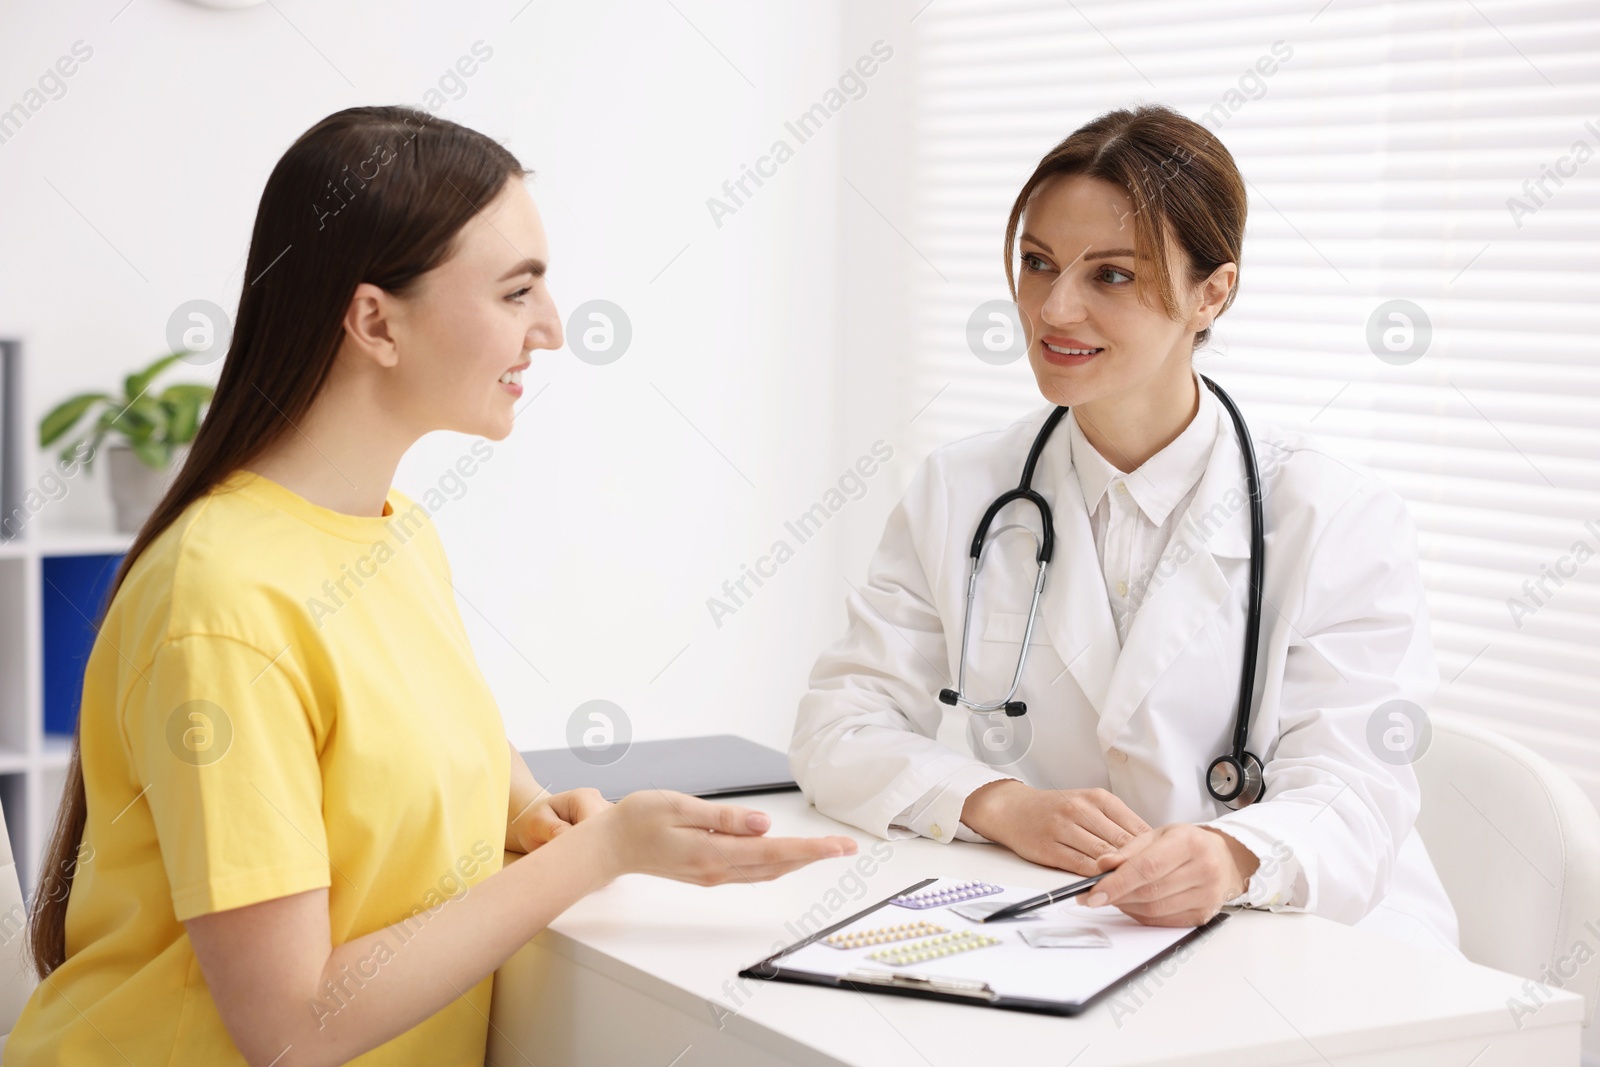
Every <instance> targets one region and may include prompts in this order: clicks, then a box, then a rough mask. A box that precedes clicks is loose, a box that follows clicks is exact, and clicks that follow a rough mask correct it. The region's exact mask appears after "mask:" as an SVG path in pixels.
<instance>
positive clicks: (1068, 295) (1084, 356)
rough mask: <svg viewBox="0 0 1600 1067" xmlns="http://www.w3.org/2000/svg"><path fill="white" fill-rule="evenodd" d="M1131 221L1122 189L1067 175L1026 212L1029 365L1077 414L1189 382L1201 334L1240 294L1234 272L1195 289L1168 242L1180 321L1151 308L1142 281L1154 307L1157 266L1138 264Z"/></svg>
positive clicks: (1024, 300) (1024, 299) (1022, 246)
mask: <svg viewBox="0 0 1600 1067" xmlns="http://www.w3.org/2000/svg"><path fill="white" fill-rule="evenodd" d="M1133 212H1134V207H1133V203H1132V201H1130V200H1129V198H1128V195H1127V193H1125V192H1124V191H1123V190H1122V189H1120V188H1118V187H1117V186H1116V185H1113V184H1112V183H1110V182H1106V181H1101V180H1099V179H1097V178H1088V177H1084V176H1082V175H1062V176H1059V177H1055V178H1050V179H1047V180H1046V181H1045V182H1044V183H1042V184H1041V185H1040V186H1039V189H1038V191H1037V192H1036V193H1035V194H1034V195H1033V197H1032V199H1031V200H1030V201H1029V203H1028V206H1027V209H1026V211H1025V212H1024V213H1023V216H1022V227H1021V234H1020V236H1019V238H1018V242H1017V251H1018V253H1019V254H1020V256H1021V264H1020V270H1019V273H1018V277H1017V306H1018V308H1019V309H1020V310H1021V312H1022V320H1023V329H1024V330H1025V331H1026V334H1027V338H1028V361H1029V363H1030V364H1031V365H1032V367H1033V373H1034V377H1035V378H1036V379H1037V380H1038V383H1039V391H1040V392H1041V393H1043V394H1044V396H1045V398H1046V399H1048V400H1050V401H1051V402H1052V403H1056V404H1067V405H1071V406H1077V405H1082V404H1088V403H1091V402H1093V401H1096V400H1100V399H1103V398H1107V397H1114V396H1118V395H1123V396H1126V395H1129V394H1133V393H1138V392H1141V391H1143V390H1145V389H1148V388H1151V387H1153V386H1157V384H1158V383H1159V382H1172V381H1179V380H1182V379H1181V376H1180V372H1181V375H1187V374H1188V373H1189V365H1190V358H1191V356H1192V354H1193V338H1194V334H1195V333H1196V332H1197V331H1198V330H1201V329H1203V328H1204V327H1205V326H1207V325H1208V324H1209V323H1210V322H1211V319H1212V318H1213V317H1214V316H1215V314H1216V310H1217V307H1218V306H1220V304H1221V301H1222V300H1223V299H1225V298H1226V296H1227V292H1228V288H1229V287H1230V286H1231V285H1232V282H1233V277H1234V274H1235V268H1234V266H1233V264H1225V265H1224V266H1222V267H1219V268H1217V271H1216V272H1215V273H1214V274H1213V275H1212V278H1211V279H1208V280H1207V282H1206V283H1205V284H1204V285H1202V286H1194V287H1188V286H1187V284H1186V283H1187V279H1188V270H1189V262H1188V257H1187V256H1186V255H1185V254H1184V252H1183V250H1182V249H1181V248H1180V247H1179V246H1178V245H1177V243H1176V242H1175V241H1173V240H1172V238H1171V236H1170V235H1168V236H1167V256H1168V263H1169V265H1170V269H1171V273H1172V277H1173V279H1174V285H1176V286H1177V287H1178V293H1177V297H1178V304H1179V309H1180V318H1178V319H1176V320H1174V319H1172V318H1169V317H1168V316H1167V314H1166V312H1165V311H1164V310H1163V309H1162V308H1161V307H1160V306H1159V304H1156V305H1154V306H1152V305H1151V304H1148V303H1145V302H1144V301H1143V300H1141V299H1140V297H1139V295H1138V293H1137V291H1136V289H1135V285H1134V280H1135V278H1136V277H1138V276H1139V275H1140V274H1148V275H1149V277H1148V278H1146V279H1145V281H1146V283H1147V284H1148V285H1149V287H1150V288H1149V292H1150V294H1151V295H1150V298H1151V299H1152V300H1154V299H1156V295H1155V286H1154V282H1155V270H1154V268H1155V264H1154V263H1152V262H1150V261H1149V260H1148V259H1146V258H1143V257H1139V256H1136V255H1135V249H1134V244H1135V241H1134V227H1133ZM1202 290H1203V292H1202ZM1086 349H1087V350H1091V351H1088V352H1084V351H1083V350H1086Z"/></svg>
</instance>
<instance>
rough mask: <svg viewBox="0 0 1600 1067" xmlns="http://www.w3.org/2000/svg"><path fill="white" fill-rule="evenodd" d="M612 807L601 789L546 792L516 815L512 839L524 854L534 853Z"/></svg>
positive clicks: (511, 828)
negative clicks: (560, 835) (560, 834)
mask: <svg viewBox="0 0 1600 1067" xmlns="http://www.w3.org/2000/svg"><path fill="white" fill-rule="evenodd" d="M609 807H611V802H610V801H609V800H607V799H606V798H605V797H603V796H601V795H600V790H598V789H568V790H566V791H565V792H561V793H547V794H545V795H544V796H543V797H540V798H539V799H538V800H536V801H534V802H533V803H532V804H529V805H528V806H527V807H526V808H524V809H523V810H522V811H520V812H518V813H517V816H516V818H514V819H513V820H512V821H511V826H510V835H509V836H510V837H511V839H512V840H513V841H515V842H517V844H519V845H521V846H522V848H521V851H523V852H532V851H533V850H534V849H536V848H538V847H539V846H540V845H542V844H544V843H545V842H547V841H549V840H550V839H551V838H553V837H555V836H556V835H557V834H559V833H562V832H563V831H566V830H570V829H572V828H573V827H574V826H576V825H577V824H578V823H580V822H582V821H583V820H585V819H587V818H590V817H591V816H594V815H598V814H599V813H600V812H602V811H605V810H606V809H607V808H609Z"/></svg>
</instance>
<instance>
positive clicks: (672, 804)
mask: <svg viewBox="0 0 1600 1067" xmlns="http://www.w3.org/2000/svg"><path fill="white" fill-rule="evenodd" d="M771 824H772V821H771V820H770V819H769V818H768V817H767V816H766V815H765V814H763V813H761V812H759V811H752V810H751V809H749V808H745V807H741V806H739V805H737V804H715V803H712V802H711V801H709V800H702V799H701V798H699V797H694V796H690V795H688V794H687V793H675V792H671V791H668V790H662V789H648V790H641V791H640V792H637V793H630V794H628V795H627V796H625V797H623V798H622V799H621V800H619V801H618V802H617V803H616V804H614V805H612V806H611V807H610V808H609V809H608V810H606V811H603V812H601V813H600V814H599V815H598V816H596V817H595V818H592V819H588V820H586V821H584V822H583V823H580V824H579V825H577V826H575V827H573V829H572V830H570V831H568V832H569V833H571V834H574V835H577V834H594V835H595V836H596V837H597V838H598V840H599V847H600V849H601V854H602V862H603V865H604V868H605V870H606V872H607V873H608V874H609V875H610V877H612V878H615V877H616V876H617V875H620V874H655V875H660V876H661V877H663V878H672V879H676V880H677V881H680V882H690V883H693V884H694V885H721V884H722V883H724V882H765V881H770V880H771V879H773V878H777V877H779V876H781V875H785V874H788V873H789V872H790V871H794V870H798V869H799V868H801V867H804V866H806V865H807V864H808V863H813V862H815V861H817V860H823V859H831V858H833V857H836V856H851V855H854V854H855V851H856V842H855V840H854V839H853V838H850V837H764V836H762V835H764V834H765V833H766V832H767V828H768V827H769V826H771Z"/></svg>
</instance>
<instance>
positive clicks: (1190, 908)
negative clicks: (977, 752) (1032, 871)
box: [961, 778, 1260, 926]
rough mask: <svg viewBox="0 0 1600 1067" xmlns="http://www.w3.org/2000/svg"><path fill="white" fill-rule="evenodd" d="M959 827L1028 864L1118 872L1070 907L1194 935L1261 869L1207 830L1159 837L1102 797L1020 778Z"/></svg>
mask: <svg viewBox="0 0 1600 1067" xmlns="http://www.w3.org/2000/svg"><path fill="white" fill-rule="evenodd" d="M961 822H962V824H963V825H965V826H967V827H968V828H970V829H972V830H974V831H976V832H977V833H980V834H982V835H983V836H984V837H986V838H988V839H989V840H990V841H994V842H996V843H997V844H1001V845H1004V846H1006V847H1007V848H1009V849H1010V850H1011V851H1013V852H1015V853H1016V854H1017V855H1019V856H1021V857H1022V858H1023V859H1025V860H1032V861H1033V862H1034V863H1038V864H1042V865H1043V866H1046V867H1059V868H1060V869H1061V870H1064V871H1071V872H1072V873H1073V874H1081V875H1083V876H1084V877H1088V876H1090V875H1094V874H1100V873H1101V872H1103V871H1114V870H1117V869H1118V868H1120V867H1126V869H1125V870H1121V871H1119V873H1117V875H1116V876H1115V877H1114V878H1105V879H1103V880H1101V881H1100V882H1099V883H1098V884H1096V885H1095V887H1094V889H1093V890H1092V891H1091V892H1089V893H1087V894H1080V895H1079V896H1077V897H1075V898H1073V899H1074V901H1075V903H1078V904H1085V905H1088V906H1090V907H1099V906H1100V905H1102V904H1113V905H1115V906H1117V907H1118V908H1120V909H1121V910H1122V911H1123V912H1124V913H1126V914H1128V915H1131V916H1133V917H1134V918H1136V919H1138V920H1140V921H1141V922H1145V923H1149V924H1150V925H1152V926H1198V925H1199V924H1201V923H1203V922H1205V921H1206V920H1207V919H1209V918H1211V916H1213V915H1215V914H1216V913H1217V910H1218V908H1219V907H1220V905H1221V902H1222V901H1225V900H1230V899H1232V898H1233V897H1235V896H1238V895H1239V894H1240V893H1242V892H1244V889H1245V886H1246V885H1247V884H1248V881H1249V878H1250V876H1251V875H1252V874H1254V873H1255V871H1256V868H1257V866H1258V865H1259V863H1260V861H1259V860H1258V859H1257V858H1256V856H1255V854H1254V853H1252V852H1251V851H1250V850H1249V849H1247V848H1245V847H1244V846H1243V845H1241V844H1240V843H1239V842H1238V841H1236V840H1234V839H1233V838H1232V837H1229V836H1228V835H1227V834H1225V833H1222V832H1221V831H1220V830H1215V829H1213V828H1211V827H1208V826H1207V827H1202V826H1192V825H1189V824H1187V823H1173V824H1171V825H1168V826H1163V827H1161V828H1160V829H1159V830H1152V829H1151V828H1150V826H1149V825H1148V824H1147V823H1146V822H1145V821H1144V820H1143V819H1141V818H1139V816H1137V815H1135V814H1134V813H1133V810H1132V809H1131V808H1129V807H1128V806H1127V805H1126V804H1124V803H1123V802H1122V801H1121V800H1119V799H1117V797H1116V796H1115V794H1113V793H1110V792H1108V791H1107V790H1104V789H1098V788H1095V789H1034V788H1033V787H1032V786H1028V785H1025V784H1023V783H1022V782H1019V781H1017V780H1016V779H1015V778H1002V779H1000V780H999V781H997V782H990V783H989V784H988V785H983V786H979V787H978V788H977V789H975V790H973V792H972V794H971V795H970V796H968V797H967V801H966V804H965V805H964V806H963V807H962V809H961Z"/></svg>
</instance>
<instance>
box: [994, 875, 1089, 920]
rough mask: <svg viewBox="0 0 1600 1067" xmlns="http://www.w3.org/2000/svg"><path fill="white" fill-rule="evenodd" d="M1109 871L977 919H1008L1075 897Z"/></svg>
mask: <svg viewBox="0 0 1600 1067" xmlns="http://www.w3.org/2000/svg"><path fill="white" fill-rule="evenodd" d="M1110 873H1111V872H1110V871H1101V872H1100V873H1099V874H1096V875H1093V876H1092V877H1089V878H1085V879H1084V880H1083V881H1081V882H1073V883H1072V884H1071V885H1064V886H1062V887H1061V888H1060V889H1052V890H1050V892H1048V893H1040V894H1039V895H1038V896H1036V897H1029V898H1028V899H1027V900H1024V901H1022V902H1021V903H1019V904H1012V905H1010V906H1009V907H1004V908H1001V909H1000V910H999V911H996V912H994V913H992V914H990V915H985V916H984V917H983V918H981V919H979V920H978V921H979V922H983V923H992V922H994V921H995V920H996V919H1010V918H1012V917H1014V916H1017V915H1021V914H1022V913H1023V912H1025V911H1032V910H1033V909H1034V908H1042V907H1044V906H1045V905H1046V904H1054V903H1055V902H1056V901H1058V900H1066V899H1067V898H1068V897H1075V896H1077V895H1078V894H1079V893H1082V892H1083V891H1084V890H1086V889H1088V888H1090V887H1091V886H1093V885H1094V884H1095V883H1096V882H1098V881H1099V880H1100V879H1102V878H1104V877H1105V876H1106V875H1108V874H1110Z"/></svg>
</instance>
